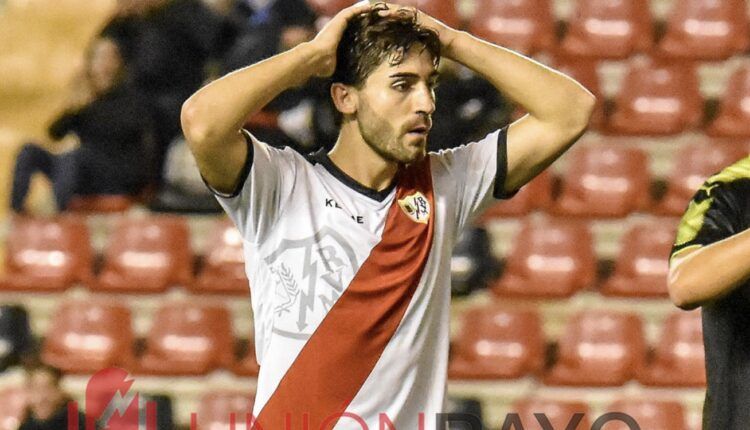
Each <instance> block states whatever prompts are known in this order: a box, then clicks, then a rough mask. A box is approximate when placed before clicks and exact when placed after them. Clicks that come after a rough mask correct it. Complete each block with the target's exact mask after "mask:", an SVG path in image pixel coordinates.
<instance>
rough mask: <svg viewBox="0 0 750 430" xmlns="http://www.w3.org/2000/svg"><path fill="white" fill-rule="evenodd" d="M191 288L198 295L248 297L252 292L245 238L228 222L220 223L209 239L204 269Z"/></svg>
mask: <svg viewBox="0 0 750 430" xmlns="http://www.w3.org/2000/svg"><path fill="white" fill-rule="evenodd" d="M191 288H192V289H193V290H194V291H196V292H199V293H200V292H205V293H218V294H243V295H247V294H248V293H249V292H250V290H249V286H248V281H247V275H246V274H245V258H244V251H243V249H242V235H240V232H239V231H238V230H237V228H235V227H234V224H232V222H231V221H229V220H228V219H227V220H222V221H220V222H217V223H216V225H215V226H214V228H213V231H212V232H211V234H210V235H209V237H208V250H207V252H206V255H205V258H204V264H203V269H202V270H201V272H200V273H199V275H198V277H197V278H196V280H195V282H194V283H193V284H192V286H191Z"/></svg>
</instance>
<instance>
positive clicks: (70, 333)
mask: <svg viewBox="0 0 750 430" xmlns="http://www.w3.org/2000/svg"><path fill="white" fill-rule="evenodd" d="M50 327H51V329H50V330H49V331H48V332H47V333H46V334H45V339H44V343H43V346H42V360H43V361H44V362H46V363H48V364H51V365H53V366H56V367H58V368H60V369H63V370H64V371H66V372H73V373H90V372H92V371H96V370H99V369H102V368H106V367H110V366H118V367H122V368H124V369H127V370H128V371H130V372H132V373H139V374H158V375H199V374H205V373H208V372H210V371H212V370H215V369H219V368H224V369H230V370H232V371H233V372H235V373H236V374H238V375H249V376H255V375H257V373H258V364H257V362H256V361H255V349H254V344H253V341H252V338H253V336H252V333H250V332H251V330H247V332H248V334H249V338H250V341H249V342H248V347H247V351H246V352H245V354H244V355H243V356H241V357H237V356H236V355H235V340H234V336H233V334H232V333H233V331H232V323H231V317H230V314H229V311H228V310H227V309H226V308H225V307H223V306H221V305H212V304H205V303H198V302H194V301H192V302H191V301H186V302H173V303H169V304H166V305H163V306H162V307H161V308H159V310H158V311H157V313H156V315H155V316H154V318H153V323H152V326H151V329H150V331H149V333H148V335H147V337H146V342H145V348H144V351H143V352H142V354H139V356H136V354H135V353H134V348H133V346H134V335H133V331H132V328H131V315H130V310H129V309H128V308H127V307H124V306H123V305H121V304H119V303H116V302H111V301H98V300H86V301H70V302H67V303H64V304H63V305H61V307H60V308H59V309H58V311H57V313H56V314H55V316H54V317H53V320H52V323H51V326H50Z"/></svg>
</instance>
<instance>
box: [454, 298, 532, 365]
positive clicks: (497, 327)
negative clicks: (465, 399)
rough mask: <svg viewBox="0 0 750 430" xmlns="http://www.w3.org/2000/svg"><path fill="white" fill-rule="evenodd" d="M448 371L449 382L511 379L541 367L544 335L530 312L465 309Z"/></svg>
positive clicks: (504, 309) (501, 308) (500, 309)
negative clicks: (451, 380)
mask: <svg viewBox="0 0 750 430" xmlns="http://www.w3.org/2000/svg"><path fill="white" fill-rule="evenodd" d="M462 320H463V324H462V328H461V332H460V334H459V335H458V336H457V338H456V340H455V345H454V348H453V349H452V351H451V353H452V355H451V360H450V364H449V367H448V375H449V377H450V378H451V379H513V378H521V377H524V376H527V375H530V374H534V373H537V372H538V371H539V370H541V367H542V365H543V364H544V335H543V333H542V325H541V321H540V319H539V316H538V315H537V313H536V312H535V311H533V310H509V309H508V308H507V307H505V308H504V307H501V306H498V305H490V306H486V307H482V308H475V309H468V310H467V311H466V312H465V313H464V314H463V316H462Z"/></svg>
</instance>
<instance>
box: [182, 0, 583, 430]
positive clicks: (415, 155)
mask: <svg viewBox="0 0 750 430" xmlns="http://www.w3.org/2000/svg"><path fill="white" fill-rule="evenodd" d="M441 55H443V56H445V57H448V58H450V59H452V60H455V61H458V62H459V63H462V64H464V65H465V66H467V67H469V68H471V69H473V70H474V71H476V72H477V73H479V74H480V75H482V76H484V77H485V78H486V79H488V80H489V81H490V82H491V83H492V84H493V85H495V86H496V87H497V89H498V90H499V91H501V92H502V93H503V94H504V95H506V96H507V97H509V98H510V99H512V100H514V101H516V102H518V104H520V105H521V106H522V107H523V108H524V109H526V111H527V112H529V114H528V115H526V116H525V117H523V118H522V119H520V120H518V121H516V122H515V123H513V124H512V125H510V126H509V127H506V128H503V129H501V130H497V131H495V132H494V133H491V134H490V135H488V136H487V137H485V138H484V139H482V140H481V141H479V142H475V143H470V144H468V145H465V146H462V147H459V148H457V149H455V150H449V151H444V152H439V153H429V154H428V153H426V149H425V148H426V146H427V136H428V133H429V131H430V127H431V125H432V124H431V121H432V119H431V114H432V113H433V111H434V110H435V98H434V91H433V90H434V87H435V85H436V83H437V79H438V72H437V65H438V62H439V59H440V56H441ZM313 76H332V77H333V79H332V80H333V84H332V86H331V98H332V100H333V103H334V104H335V106H336V109H337V110H338V112H339V113H340V114H341V117H342V118H341V129H340V134H339V138H338V141H337V143H336V145H335V147H334V148H333V150H331V151H330V152H329V153H325V152H324V151H322V152H318V153H316V154H313V155H311V156H310V157H307V158H305V157H302V156H300V155H298V154H297V153H295V152H293V151H292V150H289V149H287V150H278V149H274V148H272V147H270V146H269V145H267V144H265V143H263V142H259V141H258V140H256V139H255V138H254V137H253V136H250V135H248V134H247V133H243V132H241V131H240V129H241V127H242V124H243V122H244V121H245V119H246V118H247V117H248V116H249V115H250V114H252V113H254V112H256V111H258V110H259V109H260V108H261V107H262V106H263V105H264V104H266V103H268V102H269V101H270V100H271V99H273V98H274V97H275V96H277V95H278V94H279V93H280V92H282V91H284V90H285V89H287V88H290V87H293V86H295V85H300V84H303V83H304V82H305V81H307V79H308V78H311V77H313ZM593 107H594V97H593V96H592V95H591V94H590V93H589V92H588V91H586V90H585V89H584V88H583V87H581V86H580V85H579V84H577V83H576V82H574V81H573V80H571V79H569V78H568V77H566V76H564V75H562V74H560V73H557V72H555V71H553V70H551V69H549V68H547V67H544V66H542V65H540V64H538V63H536V62H534V61H532V60H530V59H528V58H526V57H523V56H521V55H519V54H516V53H514V52H511V51H509V50H506V49H503V48H501V47H498V46H495V45H492V44H490V43H487V42H484V41H481V40H479V39H476V38H474V37H472V36H471V35H469V34H467V33H464V32H460V31H457V30H454V29H452V28H449V27H447V26H445V25H444V24H442V23H440V22H438V21H436V20H434V19H433V18H431V17H429V16H427V15H425V14H423V13H421V12H419V13H417V12H416V11H415V10H413V9H404V8H399V7H397V6H391V5H385V4H377V5H375V6H370V5H356V6H353V7H350V8H348V9H345V10H343V11H342V12H340V13H339V14H338V15H336V16H335V17H334V18H333V19H332V20H331V21H330V22H329V23H328V24H327V25H326V26H325V27H324V28H323V29H322V30H321V31H320V33H319V34H318V35H317V36H316V37H315V39H314V40H312V41H311V42H309V43H303V44H302V45H300V46H298V47H296V48H294V49H291V50H289V51H287V52H284V53H282V54H279V55H276V56H275V57H272V58H270V59H268V60H265V61H262V62H260V63H257V64H254V65H252V66H250V67H247V68H244V69H241V70H239V71H236V72H234V73H231V74H229V75H227V76H225V77H223V78H221V79H219V80H217V81H215V82H213V83H211V84H209V85H208V86H206V87H205V88H203V89H201V90H200V91H198V92H197V93H196V94H195V95H193V96H192V97H191V98H190V99H189V100H188V101H187V102H186V103H185V105H184V107H183V112H182V123H183V129H184V132H185V135H186V137H187V140H188V142H189V144H190V146H191V148H192V150H193V153H194V154H195V157H196V159H197V161H198V165H199V167H200V170H201V172H202V174H203V176H204V177H205V179H206V181H207V183H208V184H209V185H210V186H211V187H212V188H213V189H214V190H215V191H216V192H217V194H218V195H219V201H220V202H221V204H222V205H223V206H224V208H225V209H226V211H227V213H228V214H229V215H230V217H231V218H232V220H233V221H234V222H235V223H236V225H237V227H238V228H239V230H240V232H241V233H242V235H243V237H244V239H245V255H246V264H247V273H248V277H249V278H250V282H251V285H252V305H253V310H254V318H255V333H256V337H255V344H256V352H257V357H258V361H259V362H260V364H261V371H260V376H259V379H258V388H257V394H256V400H255V411H254V412H255V415H256V416H257V417H258V421H259V423H260V424H261V426H262V427H263V428H264V429H266V430H268V429H284V428H287V427H286V425H287V422H289V423H291V427H290V428H306V427H305V425H304V424H305V423H309V428H310V429H318V428H333V427H335V428H336V429H363V428H370V429H377V428H388V429H390V428H397V429H399V430H403V429H417V428H425V429H433V428H435V425H436V424H435V422H436V414H437V413H439V412H440V411H441V410H442V407H443V399H444V393H445V385H446V367H447V361H448V342H449V333H448V323H449V306H450V285H449V281H450V256H451V249H452V247H453V244H454V242H455V240H456V238H457V236H458V234H459V232H460V231H461V229H462V228H463V227H464V226H465V225H467V223H468V222H469V221H470V220H471V219H472V217H473V216H474V215H475V214H477V213H478V212H479V211H481V209H482V208H484V207H485V206H486V205H487V204H488V203H490V202H491V201H492V199H493V197H494V198H502V197H506V196H510V195H512V194H513V193H514V192H515V191H516V190H518V189H519V188H520V187H521V186H522V185H524V184H525V183H526V182H528V181H529V180H530V179H531V178H533V177H534V176H535V175H536V174H537V173H539V172H540V171H542V170H543V169H544V168H545V167H547V166H548V165H549V164H550V163H551V162H552V161H553V160H555V159H556V158H557V157H558V156H560V154H562V153H563V152H564V151H565V150H566V149H567V148H568V147H569V146H570V145H571V144H572V143H573V142H574V141H575V140H576V139H577V138H578V137H579V136H580V135H581V134H582V133H583V132H584V130H585V128H586V125H587V123H588V120H589V116H590V114H591V111H592V109H593ZM287 420H288V421H287ZM420 423H423V425H422V424H420ZM381 424H382V425H383V427H381V426H380V425H381Z"/></svg>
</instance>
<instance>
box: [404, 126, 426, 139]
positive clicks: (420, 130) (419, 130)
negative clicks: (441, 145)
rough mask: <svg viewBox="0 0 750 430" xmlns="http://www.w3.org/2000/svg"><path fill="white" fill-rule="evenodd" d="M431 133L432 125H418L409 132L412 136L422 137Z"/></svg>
mask: <svg viewBox="0 0 750 430" xmlns="http://www.w3.org/2000/svg"><path fill="white" fill-rule="evenodd" d="M429 133H430V127H429V126H428V125H418V126H416V127H413V128H411V129H410V130H409V131H408V132H407V134H408V135H410V136H420V137H427V135H428V134H429Z"/></svg>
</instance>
